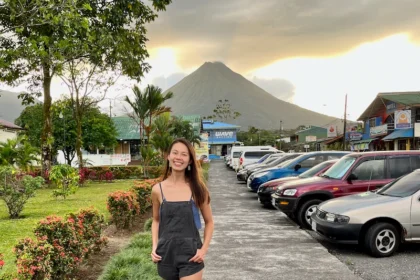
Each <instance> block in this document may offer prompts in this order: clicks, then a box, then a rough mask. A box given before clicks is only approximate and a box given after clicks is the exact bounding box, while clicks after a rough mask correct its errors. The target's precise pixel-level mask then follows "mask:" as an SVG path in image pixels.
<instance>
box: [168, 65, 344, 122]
mask: <svg viewBox="0 0 420 280" xmlns="http://www.w3.org/2000/svg"><path fill="white" fill-rule="evenodd" d="M168 91H172V92H173V93H174V97H173V98H172V99H169V100H168V101H166V102H165V105H167V106H170V107H171V108H172V114H174V115H196V114H197V115H201V116H202V117H206V116H209V115H212V114H213V110H214V109H215V108H216V105H217V103H218V101H219V100H223V101H224V100H229V103H230V104H231V105H232V110H233V111H237V112H239V113H241V116H240V117H239V118H237V119H235V120H227V122H229V123H233V124H236V125H240V126H241V130H247V129H248V127H249V126H254V127H256V128H262V129H279V127H280V120H281V121H282V124H283V128H285V129H294V128H296V127H298V126H299V125H315V126H323V127H325V126H327V125H331V124H335V125H339V126H340V123H341V121H340V120H338V119H337V118H334V117H330V116H327V115H323V114H320V113H316V112H313V111H310V110H307V109H304V108H301V107H299V106H297V105H295V104H292V103H288V102H286V101H283V100H280V99H278V98H276V97H274V96H273V95H271V94H270V93H268V92H266V91H264V90H263V89H261V88H260V87H258V86H256V85H255V84H253V83H252V82H250V81H249V80H247V79H246V78H244V77H243V76H241V75H240V74H238V73H235V72H233V71H232V70H231V69H229V68H228V67H227V66H226V65H224V64H223V63H221V62H206V63H204V64H203V65H202V66H201V67H200V68H198V69H197V70H196V71H194V72H193V73H191V74H190V75H188V76H187V77H185V78H184V79H182V80H181V81H180V82H178V83H177V84H176V85H174V86H173V87H171V88H170V89H168ZM339 130H340V129H339Z"/></svg>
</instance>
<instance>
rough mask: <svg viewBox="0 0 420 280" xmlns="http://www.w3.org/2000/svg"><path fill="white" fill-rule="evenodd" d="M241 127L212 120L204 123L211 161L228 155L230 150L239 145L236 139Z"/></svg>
mask: <svg viewBox="0 0 420 280" xmlns="http://www.w3.org/2000/svg"><path fill="white" fill-rule="evenodd" d="M238 129H239V126H237V125H233V124H227V123H222V122H215V121H211V120H204V121H203V130H204V132H206V133H207V134H208V136H209V137H208V146H209V150H210V151H209V157H210V159H214V158H220V157H221V156H225V155H227V153H228V150H229V149H230V148H231V147H232V146H234V145H235V144H236V143H238V141H237V138H236V133H237V130H238Z"/></svg>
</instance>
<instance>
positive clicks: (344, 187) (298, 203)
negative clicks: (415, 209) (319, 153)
mask: <svg viewBox="0 0 420 280" xmlns="http://www.w3.org/2000/svg"><path fill="white" fill-rule="evenodd" d="M417 168H420V151H389V152H386V151H382V152H366V153H353V154H349V155H347V156H345V157H343V158H342V159H340V160H339V161H338V162H337V163H335V164H334V165H333V166H331V168H330V169H328V170H327V171H326V172H325V173H324V175H322V176H321V177H312V178H308V179H303V180H299V181H295V182H293V181H292V182H289V183H285V184H284V185H282V186H281V187H279V188H278V190H277V191H276V192H275V193H274V194H272V195H271V197H272V203H273V205H274V206H275V207H276V208H277V209H279V210H280V211H282V212H284V213H286V214H287V215H289V216H291V217H292V218H293V217H294V218H296V220H297V221H298V223H299V224H300V225H301V226H302V227H303V228H307V229H310V228H311V216H312V214H314V213H315V211H316V207H317V206H318V205H319V204H320V203H321V202H323V201H326V200H329V199H331V198H336V197H341V196H347V195H351V194H357V193H361V192H366V191H372V190H375V189H377V188H380V187H382V186H384V185H386V184H388V183H389V182H391V181H393V180H395V179H396V178H398V177H400V176H403V175H406V174H408V173H410V172H411V171H413V170H414V169H417Z"/></svg>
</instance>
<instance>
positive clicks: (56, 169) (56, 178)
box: [49, 164, 79, 199]
mask: <svg viewBox="0 0 420 280" xmlns="http://www.w3.org/2000/svg"><path fill="white" fill-rule="evenodd" d="M49 179H50V181H51V182H52V183H53V184H54V185H55V187H56V188H57V189H56V190H54V191H53V195H54V196H55V197H58V196H62V197H63V198H64V199H66V197H67V196H69V195H71V194H74V193H76V191H77V189H78V184H79V173H78V171H77V169H76V168H73V167H71V166H70V165H67V164H59V165H55V166H53V167H52V168H51V172H50V174H49Z"/></svg>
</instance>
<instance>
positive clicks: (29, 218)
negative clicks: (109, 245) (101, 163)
mask: <svg viewBox="0 0 420 280" xmlns="http://www.w3.org/2000/svg"><path fill="white" fill-rule="evenodd" d="M132 182H133V180H120V181H115V182H114V183H88V184H86V185H85V186H84V187H81V188H79V190H78V191H77V192H76V194H73V195H71V196H69V197H68V198H67V199H66V200H63V199H61V198H60V199H55V198H54V197H53V196H52V189H42V190H38V191H37V193H36V196H35V197H33V198H31V199H30V200H29V201H28V203H27V204H26V205H25V208H24V210H23V212H22V213H21V216H22V218H20V219H16V220H10V219H9V215H8V213H7V208H6V206H5V204H4V202H3V201H2V200H0V253H3V254H4V257H5V259H4V261H5V262H6V264H5V266H4V267H3V270H2V271H1V273H4V272H5V273H11V272H14V271H15V269H16V267H15V263H14V261H15V255H14V253H13V252H12V249H13V247H14V246H15V245H16V243H17V242H18V241H19V240H20V239H22V238H24V237H34V235H33V229H34V227H35V225H36V224H37V222H38V221H39V220H41V219H43V218H45V217H46V216H49V215H58V216H65V215H66V214H67V213H70V212H76V211H78V210H79V209H81V208H86V207H89V206H93V207H95V208H96V209H98V210H99V211H100V212H101V213H102V214H104V216H105V217H106V219H107V220H108V219H109V213H108V211H107V209H106V198H107V196H108V193H110V192H113V191H116V190H127V189H129V188H130V187H131V186H132V185H133V184H132ZM1 273H0V274H1Z"/></svg>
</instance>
